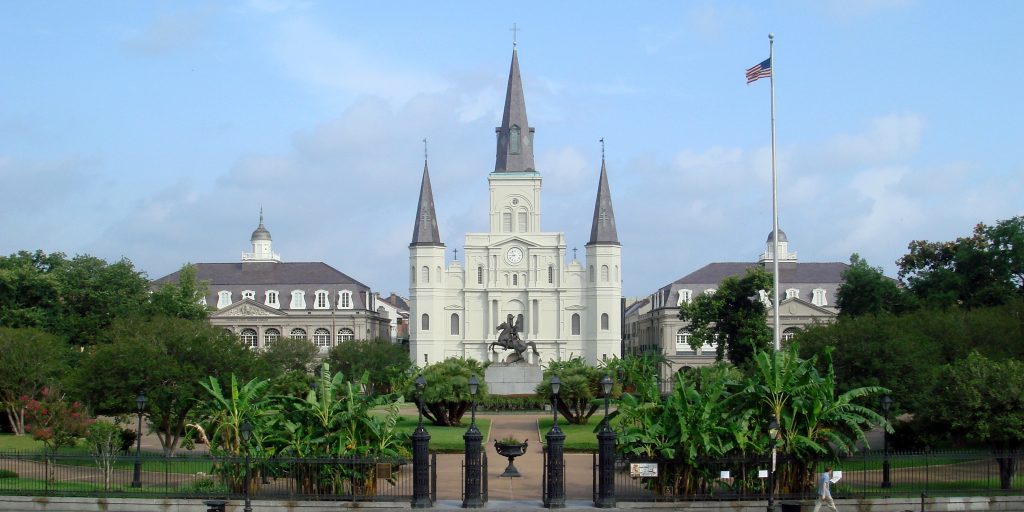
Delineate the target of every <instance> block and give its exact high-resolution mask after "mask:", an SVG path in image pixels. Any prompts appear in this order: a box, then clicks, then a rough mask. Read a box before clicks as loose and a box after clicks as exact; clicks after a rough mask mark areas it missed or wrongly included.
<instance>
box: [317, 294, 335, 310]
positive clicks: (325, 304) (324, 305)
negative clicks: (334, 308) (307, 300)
mask: <svg viewBox="0 0 1024 512" xmlns="http://www.w3.org/2000/svg"><path fill="white" fill-rule="evenodd" d="M315 297H316V298H315V299H314V300H313V309H328V308H330V307H331V303H330V301H329V300H327V290H317V291H316V292H315Z"/></svg>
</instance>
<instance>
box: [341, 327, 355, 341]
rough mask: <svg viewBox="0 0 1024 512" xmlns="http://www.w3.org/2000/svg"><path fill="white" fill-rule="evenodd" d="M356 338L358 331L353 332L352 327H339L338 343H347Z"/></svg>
mask: <svg viewBox="0 0 1024 512" xmlns="http://www.w3.org/2000/svg"><path fill="white" fill-rule="evenodd" d="M354 339H356V333H354V332H352V329H349V328H348V327H342V328H341V329H338V343H345V342H346V341H352V340H354Z"/></svg>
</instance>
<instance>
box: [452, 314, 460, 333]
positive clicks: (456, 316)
mask: <svg viewBox="0 0 1024 512" xmlns="http://www.w3.org/2000/svg"><path fill="white" fill-rule="evenodd" d="M451 332H452V336H458V335H459V314H458V313H452V331H451Z"/></svg>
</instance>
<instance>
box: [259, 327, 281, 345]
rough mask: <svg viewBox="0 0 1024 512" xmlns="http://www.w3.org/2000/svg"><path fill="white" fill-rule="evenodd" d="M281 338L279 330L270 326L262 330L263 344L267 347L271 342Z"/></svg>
mask: <svg viewBox="0 0 1024 512" xmlns="http://www.w3.org/2000/svg"><path fill="white" fill-rule="evenodd" d="M280 338H281V331H279V330H277V329H274V328H273V327H271V328H270V329H267V330H265V331H263V346H264V347H269V346H270V345H271V344H272V343H274V342H275V341H277V340H278V339H280Z"/></svg>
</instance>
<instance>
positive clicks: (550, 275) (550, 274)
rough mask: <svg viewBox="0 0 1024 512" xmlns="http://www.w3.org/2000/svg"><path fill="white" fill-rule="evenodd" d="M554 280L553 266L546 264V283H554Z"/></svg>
mask: <svg viewBox="0 0 1024 512" xmlns="http://www.w3.org/2000/svg"><path fill="white" fill-rule="evenodd" d="M554 282H555V266H554V265H548V284H554Z"/></svg>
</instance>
